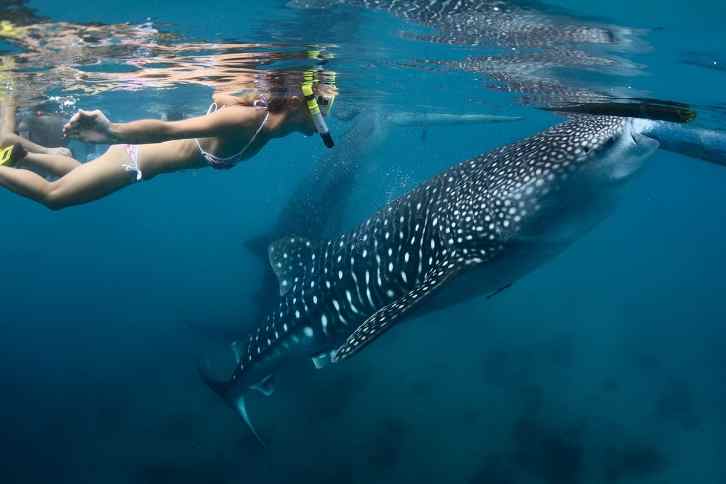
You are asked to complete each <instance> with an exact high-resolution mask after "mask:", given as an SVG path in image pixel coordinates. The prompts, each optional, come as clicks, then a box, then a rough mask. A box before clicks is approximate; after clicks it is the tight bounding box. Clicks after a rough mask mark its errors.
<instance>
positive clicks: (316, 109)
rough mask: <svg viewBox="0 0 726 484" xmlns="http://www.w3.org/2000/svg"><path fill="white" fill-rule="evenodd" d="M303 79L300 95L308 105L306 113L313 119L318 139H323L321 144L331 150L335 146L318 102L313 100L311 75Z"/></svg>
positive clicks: (306, 75)
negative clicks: (301, 94)
mask: <svg viewBox="0 0 726 484" xmlns="http://www.w3.org/2000/svg"><path fill="white" fill-rule="evenodd" d="M303 79H304V80H303V84H302V86H301V88H302V93H303V96H305V102H306V103H307V105H308V111H309V112H310V116H312V118H313V123H314V124H315V130H316V131H317V132H318V134H319V135H320V137H321V138H323V143H325V146H327V147H328V148H332V147H333V146H335V143H334V142H333V137H332V136H331V135H330V131H329V130H328V125H327V124H326V123H325V118H323V113H322V112H320V106H319V105H318V100H317V99H316V98H315V94H314V92H313V73H312V72H306V73H305V75H304V78H303Z"/></svg>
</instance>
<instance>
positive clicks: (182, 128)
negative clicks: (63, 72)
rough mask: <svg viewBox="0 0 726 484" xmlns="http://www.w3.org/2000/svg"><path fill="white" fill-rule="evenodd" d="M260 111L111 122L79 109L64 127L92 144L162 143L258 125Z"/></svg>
mask: <svg viewBox="0 0 726 484" xmlns="http://www.w3.org/2000/svg"><path fill="white" fill-rule="evenodd" d="M258 117H259V111H258V110H255V109H252V108H248V107H242V106H240V107H236V106H235V107H230V108H228V109H224V110H220V111H217V112H215V113H212V114H207V115H206V116H199V117H196V118H190V119H184V120H181V121H161V120H155V119H142V120H138V121H131V122H129V123H112V122H111V121H109V120H108V118H106V116H105V115H104V114H103V113H102V112H101V111H90V112H89V111H79V112H78V113H77V114H76V115H74V116H73V118H71V120H70V121H69V122H68V124H66V126H65V127H64V132H65V134H66V136H70V137H73V138H78V139H80V140H81V141H86V142H89V143H104V144H111V143H128V144H147V143H161V142H164V141H171V140H175V139H189V138H207V137H216V136H226V135H230V134H233V133H234V132H235V131H238V130H240V129H245V128H246V127H248V126H249V127H252V126H255V125H256V124H257V123H259V120H258V119H257V118H258Z"/></svg>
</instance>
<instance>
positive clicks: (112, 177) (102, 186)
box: [0, 147, 135, 210]
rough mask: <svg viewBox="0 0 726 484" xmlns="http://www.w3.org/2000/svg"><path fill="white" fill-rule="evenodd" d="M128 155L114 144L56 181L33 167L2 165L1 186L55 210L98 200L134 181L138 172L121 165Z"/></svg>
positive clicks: (0, 173) (0, 170)
mask: <svg viewBox="0 0 726 484" xmlns="http://www.w3.org/2000/svg"><path fill="white" fill-rule="evenodd" d="M127 156H128V155H127V154H126V152H125V150H123V149H118V147H112V148H111V149H109V150H108V151H107V152H106V153H105V154H103V155H102V156H100V157H99V158H97V159H95V160H93V161H90V162H88V163H84V164H79V166H78V167H77V168H76V169H74V170H72V171H70V172H69V173H68V174H66V175H65V176H63V177H62V178H59V179H58V180H56V181H53V182H49V181H47V180H45V178H43V177H41V176H40V175H37V174H35V173H33V172H32V171H29V170H22V169H18V168H9V167H6V166H0V186H2V187H4V188H7V189H8V190H11V191H13V192H15V193H17V194H18V195H21V196H23V197H26V198H29V199H31V200H34V201H36V202H38V203H40V204H42V205H45V206H46V207H48V208H49V209H51V210H60V209H63V208H66V207H70V206H73V205H80V204H83V203H88V202H90V201H93V200H97V199H99V198H102V197H105V196H106V195H110V194H111V193H113V192H115V191H116V190H119V189H121V188H123V187H125V186H127V185H130V184H132V183H134V182H135V176H134V175H133V174H132V173H130V172H128V171H126V170H125V169H124V168H123V167H122V166H121V165H122V163H124V162H125V161H126V157H127Z"/></svg>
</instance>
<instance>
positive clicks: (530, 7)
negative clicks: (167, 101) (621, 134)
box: [287, 0, 644, 49]
mask: <svg viewBox="0 0 726 484" xmlns="http://www.w3.org/2000/svg"><path fill="white" fill-rule="evenodd" d="M287 5H288V6H289V7H292V8H298V9H328V8H331V7H334V6H338V5H341V6H347V7H353V8H358V9H365V10H372V11H380V12H386V13H388V14H390V15H392V16H394V17H397V18H400V19H402V20H405V21H408V22H413V23H416V24H420V25H423V26H426V27H430V28H432V29H434V31H435V32H434V33H431V34H428V33H426V34H422V33H415V34H405V36H409V37H413V38H415V39H418V40H425V41H429V42H435V43H445V44H460V45H494V46H500V47H516V48H532V47H548V46H554V45H571V44H594V45H607V46H614V47H618V48H626V49H642V48H643V47H644V45H643V42H642V41H640V40H639V37H640V35H641V34H642V31H639V30H636V29H630V28H626V27H620V26H616V25H605V24H599V23H595V22H588V21H584V20H580V19H577V18H573V17H571V16H569V15H566V14H565V13H563V12H559V11H558V12H551V10H552V7H550V6H547V7H545V6H544V5H542V4H539V5H537V4H536V2H513V1H501V0H499V1H491V0H457V1H451V0H413V1H406V2H401V1H398V0H290V1H289V2H288V3H287ZM545 9H547V10H550V11H545Z"/></svg>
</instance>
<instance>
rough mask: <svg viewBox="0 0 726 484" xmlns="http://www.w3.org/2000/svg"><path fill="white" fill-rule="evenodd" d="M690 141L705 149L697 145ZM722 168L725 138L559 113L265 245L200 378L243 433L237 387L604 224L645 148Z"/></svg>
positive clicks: (266, 381) (452, 297)
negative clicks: (226, 360)
mask: <svg viewBox="0 0 726 484" xmlns="http://www.w3.org/2000/svg"><path fill="white" fill-rule="evenodd" d="M698 140H701V144H703V143H706V144H708V145H709V147H703V146H701V147H697V146H696V145H697V144H698ZM661 145H664V147H667V148H668V149H671V150H673V151H676V152H681V153H683V154H686V155H689V156H695V157H700V158H702V159H705V160H708V161H712V162H715V163H718V164H722V165H723V164H726V163H725V159H726V157H724V156H723V155H724V153H726V152H725V151H724V146H726V134H724V133H721V132H708V133H706V132H705V131H704V130H700V129H696V128H691V127H690V126H686V125H681V124H675V123H670V122H665V121H653V120H646V119H639V118H627V117H616V116H592V115H573V116H571V117H570V118H568V119H567V120H566V121H564V122H563V123H560V124H557V125H555V126H553V127H551V128H549V129H546V130H544V131H542V132H540V133H538V134H535V135H533V136H531V137H529V138H526V139H524V140H521V141H519V142H515V143H513V144H509V145H506V146H503V147H500V148H498V149H495V150H493V151H490V152H488V153H485V154H482V155H480V156H477V157H475V158H472V159H469V160H466V161H463V162H461V163H459V164H456V165H454V166H452V167H450V168H449V169H448V170H446V171H444V172H443V173H441V174H439V175H438V176H435V177H434V178H432V179H430V180H428V181H426V182H424V183H423V184H421V185H419V186H418V187H416V188H414V189H413V190H411V191H410V192H408V193H406V194H405V195H403V196H401V197H400V198H398V199H396V200H394V201H392V202H391V203H389V204H387V205H386V206H384V207H383V208H381V209H380V210H379V211H378V212H376V213H375V214H373V215H372V216H371V217H370V218H368V219H367V220H365V221H363V222H362V223H361V224H360V225H358V226H357V227H356V228H355V229H353V230H351V231H349V232H346V233H343V234H340V235H338V236H336V237H334V238H330V239H328V240H324V241H312V240H309V239H307V238H305V237H300V236H297V235H291V236H288V237H284V238H282V239H280V240H278V241H276V242H274V243H273V244H271V246H270V247H269V250H268V255H269V263H270V266H271V268H272V270H273V271H274V273H275V274H276V276H277V278H278V281H279V288H280V297H279V300H278V301H277V303H276V304H275V305H274V306H273V307H272V308H271V309H270V310H269V312H268V313H267V315H266V317H265V318H264V319H262V320H260V323H259V324H258V326H257V327H256V328H255V329H254V330H252V331H251V332H250V333H249V335H248V336H247V337H246V338H244V339H243V340H240V341H237V342H235V343H234V344H233V345H232V349H233V351H232V352H231V353H230V354H231V355H232V356H233V358H234V371H233V372H232V374H231V377H229V378H218V377H216V376H212V374H211V371H210V369H209V368H208V366H207V365H204V364H203V365H200V373H201V376H202V378H203V379H204V381H205V382H206V383H207V384H208V385H209V386H210V387H211V388H212V389H213V390H214V391H215V392H216V393H217V394H219V395H220V396H221V397H222V398H223V399H224V400H225V401H226V402H227V403H228V404H229V406H230V407H232V408H233V409H234V410H235V411H236V412H237V413H238V414H239V415H240V416H241V417H242V419H243V420H244V421H245V422H246V423H247V425H248V426H249V428H250V429H251V431H252V432H253V433H254V435H255V436H256V437H257V438H258V440H260V442H262V440H261V439H260V437H259V435H258V434H257V432H256V431H255V429H254V427H253V426H252V423H251V420H250V418H249V414H248V412H247V409H246V406H245V397H246V395H247V394H248V392H250V391H252V390H257V391H259V392H261V393H263V394H265V395H269V394H271V393H272V391H273V389H274V375H275V373H276V371H277V370H278V369H279V368H280V367H281V366H283V365H285V364H290V363H291V362H293V361H299V360H300V359H310V360H312V362H313V364H314V365H315V367H316V368H324V367H326V366H328V365H330V364H332V363H338V362H341V361H344V360H347V359H349V358H351V357H352V356H353V355H355V354H357V353H358V352H360V351H362V350H364V349H365V348H366V347H368V346H369V345H370V344H371V343H372V342H374V341H375V340H376V339H377V338H379V337H380V336H381V335H382V334H384V333H385V332H386V331H388V330H389V329H390V328H392V327H393V326H395V325H396V324H397V323H398V322H400V321H402V320H404V319H406V318H410V317H412V316H416V314H417V313H421V312H423V311H426V310H442V309H444V308H447V307H450V306H451V305H453V304H457V303H460V302H462V301H464V300H467V299H471V298H473V297H479V296H488V295H493V294H496V293H497V292H498V291H501V290H502V289H504V288H507V287H509V286H510V285H512V283H514V282H516V281H517V280H518V279H520V278H521V277H523V276H525V275H526V274H528V273H530V272H531V271H533V270H534V269H536V268H537V267H539V266H541V265H542V264H543V263H545V262H547V261H549V260H551V259H552V258H554V257H555V256H557V255H558V254H560V253H561V252H562V251H563V250H565V249H566V248H567V247H568V246H570V245H571V244H572V243H574V242H575V241H576V240H577V239H579V238H580V237H582V236H583V235H584V234H585V233H587V232H588V231H589V230H591V229H592V228H593V227H595V226H596V225H597V224H598V223H600V222H601V221H602V220H604V219H605V218H606V217H607V216H608V215H609V214H610V213H611V212H612V211H613V209H614V208H615V206H616V205H617V201H618V199H619V194H620V192H621V191H622V189H623V187H625V186H627V182H628V181H629V180H631V179H632V178H633V177H634V176H635V175H636V174H637V173H638V172H639V170H640V168H641V167H642V166H643V164H644V163H645V161H646V160H647V159H648V158H649V157H650V156H652V155H653V153H655V152H656V150H657V149H658V147H659V146H661Z"/></svg>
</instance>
